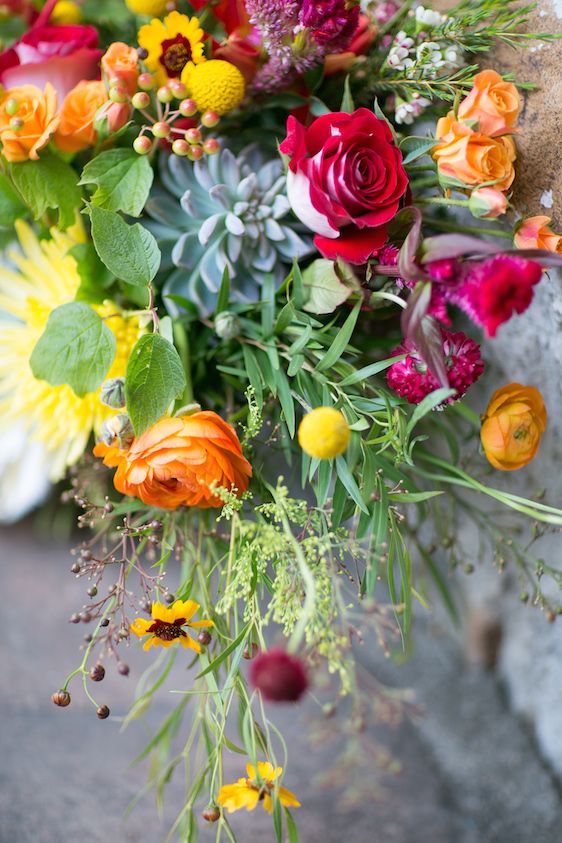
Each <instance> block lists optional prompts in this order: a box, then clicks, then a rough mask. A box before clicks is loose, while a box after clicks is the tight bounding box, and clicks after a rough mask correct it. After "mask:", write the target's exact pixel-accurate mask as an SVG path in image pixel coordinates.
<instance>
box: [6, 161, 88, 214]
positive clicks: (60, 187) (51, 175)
mask: <svg viewBox="0 0 562 843" xmlns="http://www.w3.org/2000/svg"><path fill="white" fill-rule="evenodd" d="M9 172H10V176H11V179H12V182H13V183H14V185H15V187H16V189H17V191H18V193H19V194H20V196H21V197H22V199H23V201H24V202H25V204H26V205H27V206H28V207H29V209H30V210H31V213H32V215H33V218H34V219H36V220H38V219H41V217H43V215H44V214H45V212H46V211H47V209H49V208H50V209H52V210H58V225H59V228H62V229H65V228H68V227H69V226H70V225H72V224H73V223H74V221H75V220H76V211H77V210H78V208H79V207H80V203H81V201H82V192H81V190H80V188H79V187H78V185H77V183H76V171H75V170H74V169H73V168H72V167H71V166H70V164H67V163H66V162H65V161H63V160H62V158H58V157H57V156H56V155H53V154H52V153H50V152H47V153H44V154H42V155H41V158H40V159H39V161H22V162H21V163H19V164H10V169H9Z"/></svg>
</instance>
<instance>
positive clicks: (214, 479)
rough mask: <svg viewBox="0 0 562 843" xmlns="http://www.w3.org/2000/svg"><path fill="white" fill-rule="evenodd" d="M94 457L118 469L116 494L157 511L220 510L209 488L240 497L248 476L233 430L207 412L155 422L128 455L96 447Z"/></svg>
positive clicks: (103, 446)
mask: <svg viewBox="0 0 562 843" xmlns="http://www.w3.org/2000/svg"><path fill="white" fill-rule="evenodd" d="M94 454H95V455H96V456H97V457H103V461H104V463H105V465H108V466H112V467H113V466H117V472H116V474H115V478H114V481H113V482H114V484H115V488H116V489H117V491H119V492H122V493H123V494H125V495H131V496H133V497H137V498H140V499H141V501H143V502H144V503H146V504H149V505H150V506H158V507H161V508H162V509H176V508H177V507H178V506H199V507H211V506H221V505H222V501H221V499H220V498H219V497H218V496H217V495H216V494H213V491H212V490H211V488H210V487H211V485H212V484H216V486H218V487H222V488H227V489H233V488H234V489H236V492H237V494H239V495H241V494H242V493H243V492H245V491H246V489H247V488H248V482H249V478H250V477H251V476H252V467H251V465H250V463H249V462H248V461H247V460H246V459H245V457H244V455H243V454H242V448H241V446H240V442H239V440H238V437H237V436H236V433H235V431H234V428H233V427H232V426H231V425H229V424H227V423H226V422H225V421H223V419H221V417H220V416H218V415H217V414H216V413H213V412H210V411H201V412H197V413H193V414H192V415H188V416H181V417H179V418H178V417H173V418H170V417H166V418H163V419H160V421H158V422H156V424H155V425H153V426H152V427H151V428H149V430H147V431H145V432H144V433H143V434H141V436H139V437H138V439H135V440H134V441H133V443H132V445H131V446H130V448H128V449H127V450H121V449H120V448H118V447H115V446H113V445H111V446H108V445H105V444H104V443H103V442H100V443H98V444H97V445H96V447H95V448H94Z"/></svg>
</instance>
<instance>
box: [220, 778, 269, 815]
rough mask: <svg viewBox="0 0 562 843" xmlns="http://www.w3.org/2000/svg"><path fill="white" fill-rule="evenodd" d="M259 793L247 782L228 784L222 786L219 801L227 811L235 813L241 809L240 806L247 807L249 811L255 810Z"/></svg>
mask: <svg viewBox="0 0 562 843" xmlns="http://www.w3.org/2000/svg"><path fill="white" fill-rule="evenodd" d="M258 800H259V793H258V791H257V790H254V789H253V788H251V787H248V786H247V785H245V784H238V783H237V784H227V785H224V786H223V787H221V789H220V791H219V795H218V796H217V802H219V804H220V805H222V806H223V807H224V808H226V810H227V811H230V813H233V812H234V811H239V810H240V808H246V810H247V811H253V810H254V808H255V807H256V805H257V804H258Z"/></svg>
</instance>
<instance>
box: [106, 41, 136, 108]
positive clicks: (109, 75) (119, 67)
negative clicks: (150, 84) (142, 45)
mask: <svg viewBox="0 0 562 843" xmlns="http://www.w3.org/2000/svg"><path fill="white" fill-rule="evenodd" d="M101 69H102V71H103V74H104V76H105V78H106V79H107V81H108V83H109V84H111V82H113V81H114V80H119V82H121V83H122V84H123V85H124V86H125V87H126V89H127V93H128V94H129V96H131V97H132V96H133V94H134V93H135V91H136V90H137V79H138V78H139V56H138V53H137V51H136V50H135V49H134V47H129V45H128V44H124V43H123V42H122V41H115V42H114V43H113V44H111V46H110V47H109V48H108V50H107V51H106V53H105V54H104V55H103V56H102V60H101Z"/></svg>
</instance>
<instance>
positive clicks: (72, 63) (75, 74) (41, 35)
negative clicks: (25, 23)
mask: <svg viewBox="0 0 562 843" xmlns="http://www.w3.org/2000/svg"><path fill="white" fill-rule="evenodd" d="M97 45H98V33H97V32H96V30H95V29H94V27H93V26H48V25H44V24H43V23H42V16H40V17H39V18H38V19H37V21H36V23H35V25H34V26H32V28H31V29H30V30H29V31H28V32H26V33H25V35H23V36H22V37H21V38H20V40H19V41H16V43H15V44H14V45H13V46H12V47H11V48H10V49H9V50H5V51H4V52H3V53H2V54H0V82H1V83H2V85H4V87H5V88H14V87H19V86H21V85H35V86H36V87H37V88H40V89H41V90H43V89H44V87H45V84H46V83H47V82H50V83H51V85H53V87H54V88H55V89H56V91H57V93H58V96H59V101H60V102H62V101H63V100H64V98H65V96H66V95H67V93H68V92H69V91H71V90H72V89H73V88H75V87H76V85H77V84H78V83H79V82H81V81H82V80H90V79H99V77H100V72H99V60H100V58H101V55H102V51H101V50H98V49H97Z"/></svg>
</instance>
